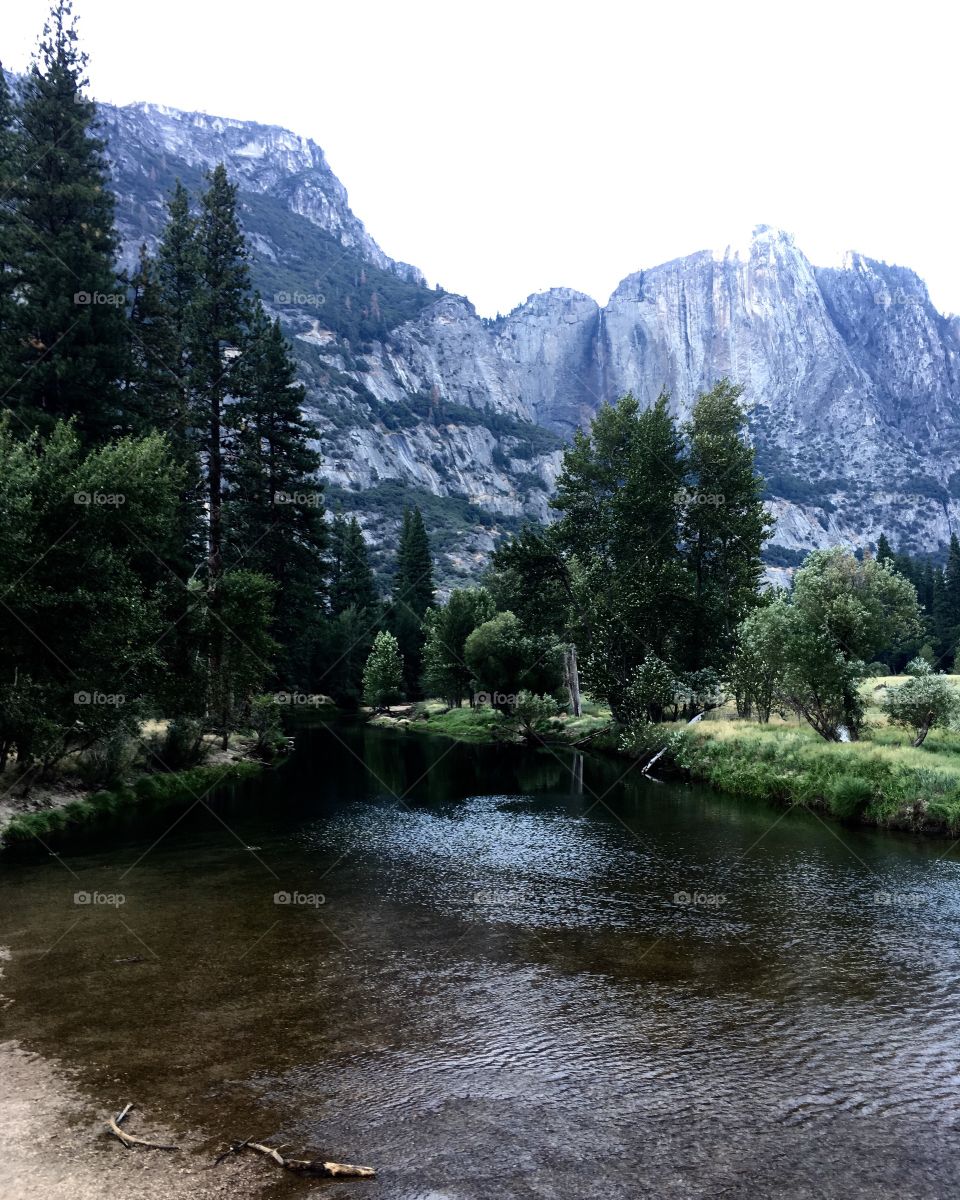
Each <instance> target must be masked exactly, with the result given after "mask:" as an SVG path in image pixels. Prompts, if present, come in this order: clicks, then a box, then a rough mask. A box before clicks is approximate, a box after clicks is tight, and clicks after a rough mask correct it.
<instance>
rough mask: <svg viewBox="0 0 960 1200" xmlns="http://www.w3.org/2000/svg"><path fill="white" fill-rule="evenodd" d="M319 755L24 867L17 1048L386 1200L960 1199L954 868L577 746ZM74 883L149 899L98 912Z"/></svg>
mask: <svg viewBox="0 0 960 1200" xmlns="http://www.w3.org/2000/svg"><path fill="white" fill-rule="evenodd" d="M300 743H301V745H300V750H299V752H298V756H297V758H296V760H295V761H294V762H293V763H292V764H291V765H290V767H289V768H288V769H286V770H285V771H284V772H282V773H279V774H277V775H276V776H274V777H272V778H271V779H268V780H267V781H264V782H263V783H261V784H259V785H258V786H257V787H256V789H254V791H253V793H248V794H241V793H236V794H233V795H232V796H224V797H221V798H220V799H219V800H218V802H217V806H216V811H217V816H216V817H213V816H211V815H210V814H209V813H207V812H206V811H205V810H204V809H203V807H202V806H200V807H198V808H197V809H196V810H195V811H194V812H192V813H191V814H189V816H187V817H185V818H183V819H182V820H180V821H179V822H178V823H177V824H176V825H175V826H174V827H173V828H172V829H169V826H170V823H171V817H170V814H166V816H165V817H164V821H165V824H164V826H163V829H162V830H160V831H159V832H161V833H164V836H163V837H161V838H160V840H159V841H158V842H157V844H156V846H155V847H154V848H153V849H149V847H150V845H151V843H152V842H154V841H156V838H157V836H158V831H156V830H153V829H151V830H149V831H148V830H146V829H139V828H138V829H137V831H136V836H135V837H131V830H130V828H129V827H120V828H117V829H114V830H113V835H112V836H113V838H114V841H113V842H112V843H110V842H109V841H107V840H105V839H107V835H108V833H109V831H108V830H106V829H101V830H100V831H98V834H97V836H98V838H99V842H98V846H99V848H98V849H97V850H96V851H95V852H94V851H89V852H85V851H84V850H83V848H82V846H81V847H79V848H73V849H72V850H71V852H70V853H69V854H68V855H67V865H68V866H69V868H70V870H71V871H73V872H75V873H76V877H77V878H76V879H75V878H73V877H72V876H71V875H69V874H68V873H67V872H66V871H64V870H63V869H62V868H61V867H60V866H58V865H57V864H56V862H53V861H51V860H49V859H44V860H38V861H33V862H21V863H6V864H4V867H3V874H2V876H0V913H2V917H0V943H2V945H4V946H6V947H9V961H8V962H5V963H3V964H2V965H3V967H4V968H5V970H6V974H5V977H4V979H3V988H2V990H3V992H4V994H5V995H6V996H7V998H8V999H9V1000H11V1001H12V1003H11V1004H10V1005H9V1007H8V1008H7V1009H6V1011H4V1012H3V1020H4V1022H5V1027H6V1028H7V1029H8V1030H9V1033H10V1034H11V1035H13V1036H18V1037H21V1038H23V1039H24V1040H26V1041H27V1042H28V1043H29V1044H30V1045H32V1046H34V1047H35V1048H36V1049H38V1050H40V1051H42V1052H46V1053H50V1054H56V1055H59V1056H64V1057H66V1058H68V1059H69V1060H70V1061H74V1062H76V1063H78V1064H79V1065H81V1066H82V1067H83V1069H84V1075H85V1077H86V1078H88V1079H89V1080H90V1083H91V1086H92V1087H93V1088H94V1089H97V1088H100V1087H106V1086H107V1081H110V1082H109V1088H110V1089H111V1094H112V1092H113V1091H115V1090H116V1087H117V1084H116V1082H115V1081H116V1080H117V1079H118V1078H119V1079H120V1080H121V1081H122V1085H123V1086H122V1088H121V1090H122V1091H124V1092H125V1093H126V1092H128V1091H129V1092H130V1093H131V1094H141V1095H146V1094H149V1095H150V1096H151V1097H155V1099H156V1102H157V1103H163V1104H166V1105H167V1106H169V1109H170V1111H174V1112H177V1113H179V1114H182V1115H183V1119H184V1121H185V1122H187V1123H191V1124H200V1125H202V1124H203V1123H204V1122H205V1121H209V1118H210V1113H211V1111H215V1112H216V1114H217V1121H218V1122H219V1123H220V1124H224V1123H225V1125H226V1127H228V1128H229V1130H230V1131H231V1133H235V1132H236V1131H237V1130H243V1131H244V1132H246V1131H247V1130H248V1129H252V1128H255V1129H258V1130H260V1131H261V1132H262V1134H263V1135H264V1136H267V1135H272V1134H276V1135H277V1136H278V1137H281V1138H282V1139H283V1140H291V1141H301V1140H303V1141H310V1142H312V1143H314V1144H316V1145H317V1146H319V1147H320V1148H321V1149H324V1150H327V1151H334V1150H335V1151H336V1153H337V1154H338V1155H339V1156H340V1157H343V1158H348V1159H349V1158H353V1159H355V1160H358V1161H373V1162H376V1163H377V1164H378V1165H379V1166H381V1169H382V1175H381V1179H380V1181H379V1182H378V1183H376V1184H375V1185H373V1186H372V1187H369V1188H368V1187H367V1186H366V1185H365V1186H364V1195H369V1196H371V1197H378V1198H379V1197H397V1198H401V1197H410V1198H412V1197H416V1196H425V1195H434V1196H437V1197H439V1196H450V1197H453V1196H456V1197H460V1198H462V1200H467V1198H473V1197H477V1198H479V1197H486V1196H488V1195H500V1196H518V1197H521V1196H531V1197H532V1196H538V1197H540V1196H558V1197H560V1196H562V1197H576V1196H581V1195H594V1194H598V1195H603V1196H604V1197H624V1198H626V1197H635V1196H638V1195H651V1196H667V1197H671V1196H691V1195H693V1196H700V1195H702V1196H715V1195H719V1194H725V1195H741V1194H742V1195H744V1196H746V1195H750V1196H756V1195H760V1196H763V1195H778V1196H780V1195H791V1196H793V1195H796V1196H812V1195H831V1196H847V1195H849V1196H855V1195H856V1196H859V1195H865V1194H866V1195H892V1194H897V1195H903V1196H911V1195H916V1196H921V1195H923V1196H929V1195H945V1194H949V1193H950V1192H951V1189H952V1188H953V1187H955V1186H956V1184H957V1183H958V1182H960V1179H958V1175H960V1171H958V1168H957V1167H956V1166H955V1165H954V1160H955V1156H954V1155H952V1153H950V1151H949V1146H948V1144H947V1142H946V1141H945V1139H944V1134H945V1133H948V1132H949V1131H951V1130H952V1129H953V1127H954V1125H955V1123H956V1122H957V1120H958V1117H960V1041H958V1032H960V1031H958V1028H957V1012H956V1004H955V999H954V993H955V985H956V979H957V975H958V968H960V952H958V941H960V891H958V887H957V883H958V876H957V863H956V860H955V858H954V857H953V856H952V855H951V854H947V855H946V856H944V850H945V847H944V846H942V845H937V844H934V843H923V842H912V841H910V840H908V839H905V838H897V837H887V836H883V835H880V834H863V833H854V832H851V831H847V830H843V829H840V828H836V827H832V826H831V827H828V826H826V825H824V824H823V823H822V822H820V821H819V820H818V819H817V818H815V817H812V816H810V815H805V814H799V813H787V814H785V813H783V812H781V811H779V810H776V809H772V808H767V807H765V806H763V805H742V804H736V803H734V802H732V801H730V800H727V799H724V798H721V797H717V796H715V795H713V794H711V793H709V792H705V791H700V790H697V789H690V788H682V787H674V786H671V785H667V784H664V785H651V784H647V783H644V782H643V781H642V780H640V779H637V778H635V776H634V775H633V774H630V773H628V774H627V776H626V778H621V777H622V776H623V771H624V768H623V764H621V763H617V762H606V761H603V760H600V759H597V758H593V757H590V756H584V755H582V754H570V755H564V756H561V757H560V758H559V759H558V758H557V757H556V756H555V755H554V754H553V753H552V752H550V751H543V752H540V753H536V754H531V753H529V752H525V751H514V750H513V749H511V748H509V747H504V748H497V749H495V750H492V749H489V748H485V747H477V746H459V745H456V744H454V743H451V742H447V741H443V740H434V739H430V738H425V737H412V736H408V737H402V736H395V735H391V734H385V733H382V732H378V731H376V730H371V729H369V728H366V727H354V728H351V727H350V726H338V727H337V728H336V730H335V731H334V732H331V731H328V730H325V729H322V728H318V729H314V730H305V731H303V732H302V733H301V735H300ZM224 825H227V826H229V830H230V831H232V832H229V831H228V830H227V829H225V828H224ZM164 831H166V832H164ZM244 845H246V846H256V847H257V850H256V852H255V853H252V852H249V851H245V850H244V849H243V846H244ZM104 846H107V848H106V849H104V848H103V847H104ZM147 850H149V852H148V853H146V854H145V856H144V852H145V851H147ZM142 856H143V857H142ZM138 860H139V861H138ZM134 863H137V865H136V866H134V867H133V869H131V867H132V864H134ZM78 888H83V889H84V890H88V891H91V892H92V891H93V890H95V889H99V890H100V891H101V892H104V893H110V892H114V893H116V892H121V891H122V892H123V893H124V894H125V897H126V900H125V903H124V905H123V906H122V908H121V909H119V910H117V911H110V910H109V909H106V908H105V909H103V910H97V911H94V910H92V909H85V910H84V911H83V912H80V913H79V914H78V909H77V907H76V906H75V904H74V902H73V893H74V892H75V891H76V890H77V889H78ZM278 892H283V893H285V894H287V895H288V896H301V897H311V896H312V897H314V898H315V902H303V903H300V902H297V903H294V902H288V903H286V904H280V905H278V904H276V903H275V902H274V897H275V895H276V894H277V893H278ZM318 897H319V898H321V899H319V900H318V899H316V898H318ZM105 997H108V998H109V1003H105ZM0 1003H2V1001H0ZM185 1080H189V1087H185V1084H184V1081H185ZM298 1186H299V1185H298V1184H297V1183H296V1182H295V1181H286V1180H284V1181H282V1182H279V1183H278V1184H277V1187H278V1188H280V1189H281V1190H284V1189H288V1190H290V1189H292V1190H293V1191H296V1189H297V1187H298ZM329 1191H330V1193H331V1194H332V1195H335V1196H348V1195H349V1196H356V1195H358V1194H359V1193H358V1188H357V1185H350V1186H349V1187H347V1186H346V1185H343V1186H337V1185H335V1186H334V1187H332V1188H330V1189H329ZM278 1194H279V1193H278Z"/></svg>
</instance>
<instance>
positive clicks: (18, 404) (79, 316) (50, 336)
mask: <svg viewBox="0 0 960 1200" xmlns="http://www.w3.org/2000/svg"><path fill="white" fill-rule="evenodd" d="M86 64H87V56H86V55H85V54H84V53H83V52H82V51H81V50H80V49H79V47H78V44H77V32H76V27H75V24H74V20H73V15H72V6H71V3H70V0H58V3H56V4H55V5H54V7H53V9H52V11H51V13H50V18H49V20H48V22H47V24H46V25H45V26H44V31H43V37H42V39H41V42H40V49H39V56H38V59H37V60H36V61H35V62H34V63H33V65H32V67H31V69H30V72H29V74H28V75H27V78H26V82H25V84H24V88H23V102H22V106H21V111H20V124H21V131H22V132H21V137H20V145H19V151H20V163H19V171H18V181H17V187H16V189H15V193H14V203H15V207H16V214H17V229H18V241H19V243H20V246H19V260H20V266H21V271H22V283H21V288H20V293H19V300H20V303H19V304H18V305H17V310H16V311H17V325H18V329H17V334H18V336H17V359H18V362H17V368H18V382H17V383H16V384H15V386H14V388H13V391H12V393H11V397H12V407H14V409H15V411H16V412H17V414H18V416H19V417H20V420H21V421H22V422H23V423H24V424H26V425H28V426H31V427H36V426H40V427H42V428H49V427H50V425H51V424H52V422H53V421H54V420H55V419H56V418H58V417H74V418H76V422H77V429H78V431H79V432H80V434H81V436H82V437H83V438H84V439H85V440H86V441H87V442H101V441H104V440H105V439H108V438H110V437H112V436H114V435H115V434H117V433H118V432H123V431H125V430H126V429H127V428H128V427H129V424H130V422H129V420H128V418H127V415H126V414H125V413H124V411H123V403H122V392H121V384H122V381H123V379H124V377H125V375H126V355H127V324H126V313H125V305H126V295H125V292H124V290H123V288H122V287H121V285H120V283H119V281H118V278H117V273H116V261H115V260H116V253H117V245H118V243H117V237H116V233H115V230H114V202H113V195H112V193H111V192H110V189H109V176H108V170H107V163H106V159H105V158H104V149H105V143H104V142H103V140H102V139H101V138H100V137H99V136H98V135H97V132H96V108H95V106H94V104H93V101H91V100H89V99H87V98H86V96H85V95H84V92H83V89H84V88H85V86H86V83H87V80H86V76H85V71H86Z"/></svg>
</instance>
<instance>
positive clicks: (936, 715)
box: [880, 658, 960, 746]
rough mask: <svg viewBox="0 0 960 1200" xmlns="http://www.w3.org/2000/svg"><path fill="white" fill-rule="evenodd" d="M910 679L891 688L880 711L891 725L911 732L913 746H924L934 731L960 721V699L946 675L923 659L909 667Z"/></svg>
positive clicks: (914, 661) (916, 660) (915, 661)
mask: <svg viewBox="0 0 960 1200" xmlns="http://www.w3.org/2000/svg"><path fill="white" fill-rule="evenodd" d="M907 674H908V675H909V676H910V678H909V679H908V680H907V681H906V682H905V683H902V684H900V686H899V687H895V688H891V689H890V690H889V691H888V692H887V694H886V696H885V697H884V698H883V700H882V701H881V704H880V707H881V708H882V709H883V711H884V712H885V713H886V715H887V718H888V719H889V721H890V722H891V723H892V724H894V725H900V726H902V727H903V728H904V729H909V730H910V731H911V733H912V734H913V743H912V744H913V745H914V746H922V745H923V741H924V738H926V736H927V734H928V733H929V732H930V730H931V729H934V728H936V727H938V726H945V725H951V724H953V723H954V722H955V721H956V720H957V719H958V717H960V696H958V694H957V689H956V688H955V687H954V686H953V685H952V684H951V683H950V682H949V679H948V677H947V676H946V675H938V674H934V672H933V670H932V669H931V667H930V664H929V663H927V662H926V661H925V660H924V659H922V658H915V659H914V660H913V661H912V662H911V663H909V664H908V665H907Z"/></svg>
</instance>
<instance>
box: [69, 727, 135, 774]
mask: <svg viewBox="0 0 960 1200" xmlns="http://www.w3.org/2000/svg"><path fill="white" fill-rule="evenodd" d="M136 758H137V745H136V742H134V740H133V739H132V738H131V737H130V736H129V734H127V733H125V732H123V731H118V732H117V733H115V734H114V735H113V736H112V737H109V738H105V739H104V740H103V741H102V742H97V743H96V745H94V746H91V747H90V749H89V750H87V751H86V752H85V753H83V754H81V755H80V758H79V759H78V761H77V772H78V774H79V776H80V779H81V780H82V781H83V783H85V784H86V786H87V787H97V788H117V787H120V786H121V785H122V784H123V783H124V782H125V781H126V779H127V778H128V777H129V775H130V771H131V770H132V769H133V764H134V763H135V762H136Z"/></svg>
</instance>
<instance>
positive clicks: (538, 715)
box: [512, 688, 558, 742]
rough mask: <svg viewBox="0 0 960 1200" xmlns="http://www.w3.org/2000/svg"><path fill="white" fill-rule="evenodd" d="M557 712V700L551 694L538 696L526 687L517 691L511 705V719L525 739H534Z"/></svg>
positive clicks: (529, 740) (530, 740)
mask: <svg viewBox="0 0 960 1200" xmlns="http://www.w3.org/2000/svg"><path fill="white" fill-rule="evenodd" d="M557 712H558V707H557V702H556V700H555V699H554V698H553V697H552V696H538V695H536V693H534V692H528V691H527V690H526V688H523V689H521V690H520V691H519V692H518V693H517V698H516V701H515V702H514V705H513V713H512V716H513V719H514V720H515V721H516V722H517V726H518V728H519V730H520V735H521V737H523V738H524V740H525V741H528V742H533V741H536V740H537V738H538V736H539V734H540V732H541V730H542V729H543V728H544V726H545V725H546V723H547V721H549V719H550V718H551V717H555V716H556V715H557Z"/></svg>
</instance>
